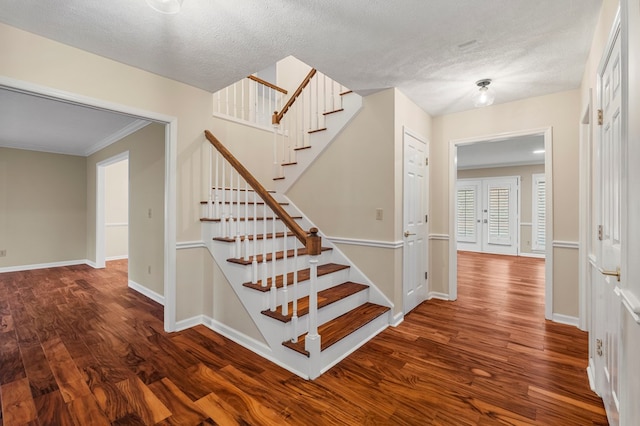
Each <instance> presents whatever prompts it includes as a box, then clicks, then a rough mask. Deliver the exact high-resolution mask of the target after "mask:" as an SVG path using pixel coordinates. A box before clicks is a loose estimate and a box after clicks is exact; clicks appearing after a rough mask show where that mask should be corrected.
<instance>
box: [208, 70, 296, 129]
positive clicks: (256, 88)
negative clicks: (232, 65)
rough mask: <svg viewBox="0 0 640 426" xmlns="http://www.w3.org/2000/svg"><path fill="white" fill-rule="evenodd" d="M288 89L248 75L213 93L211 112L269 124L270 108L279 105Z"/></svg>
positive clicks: (258, 123) (271, 109)
mask: <svg viewBox="0 0 640 426" xmlns="http://www.w3.org/2000/svg"><path fill="white" fill-rule="evenodd" d="M286 95H287V91H286V90H285V89H283V88H281V87H278V86H276V85H274V84H271V83H269V82H268V81H265V80H262V79H261V78H259V77H256V76H253V75H250V76H248V77H246V78H244V79H242V80H240V81H238V82H236V83H234V84H232V85H230V86H227V87H225V88H224V89H222V90H219V91H217V92H216V93H214V94H213V113H214V114H216V115H220V116H224V117H228V118H232V119H234V120H237V121H243V122H249V123H252V124H255V125H258V126H263V127H269V126H270V125H271V115H272V114H273V111H275V110H277V109H279V108H281V107H282V103H283V101H284V99H285V96H286Z"/></svg>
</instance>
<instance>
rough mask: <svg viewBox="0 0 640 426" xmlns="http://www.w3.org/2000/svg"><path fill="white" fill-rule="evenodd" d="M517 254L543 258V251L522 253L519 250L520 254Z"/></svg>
mask: <svg viewBox="0 0 640 426" xmlns="http://www.w3.org/2000/svg"><path fill="white" fill-rule="evenodd" d="M518 256H520V257H534V258H536V259H544V258H545V255H544V253H522V252H520V254H518Z"/></svg>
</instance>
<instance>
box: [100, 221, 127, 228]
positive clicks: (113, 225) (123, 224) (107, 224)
mask: <svg viewBox="0 0 640 426" xmlns="http://www.w3.org/2000/svg"><path fill="white" fill-rule="evenodd" d="M104 226H106V227H107V228H120V227H123V226H129V224H128V223H127V222H114V223H105V224H104Z"/></svg>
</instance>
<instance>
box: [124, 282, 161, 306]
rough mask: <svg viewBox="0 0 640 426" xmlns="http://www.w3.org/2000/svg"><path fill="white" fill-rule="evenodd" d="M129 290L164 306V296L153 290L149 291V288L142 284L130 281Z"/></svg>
mask: <svg viewBox="0 0 640 426" xmlns="http://www.w3.org/2000/svg"><path fill="white" fill-rule="evenodd" d="M129 288H130V289H132V290H135V291H137V292H138V293H140V294H142V295H143V296H147V297H148V298H149V299H151V300H153V301H154V302H157V303H159V304H161V305H162V306H164V296H163V295H161V294H158V293H156V292H155V291H153V290H149V289H148V288H147V287H145V286H143V285H142V284H138V283H137V282H135V281H131V280H129Z"/></svg>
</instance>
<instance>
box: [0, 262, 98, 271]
mask: <svg viewBox="0 0 640 426" xmlns="http://www.w3.org/2000/svg"><path fill="white" fill-rule="evenodd" d="M76 265H88V266H91V267H92V268H95V264H94V263H93V262H91V261H89V260H87V259H82V260H63V261H61V262H49V263H34V264H30V265H17V266H5V267H2V268H0V274H2V273H4V272H20V271H33V270H35V269H47V268H61V267H63V266H76Z"/></svg>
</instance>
